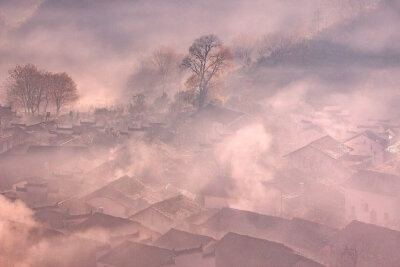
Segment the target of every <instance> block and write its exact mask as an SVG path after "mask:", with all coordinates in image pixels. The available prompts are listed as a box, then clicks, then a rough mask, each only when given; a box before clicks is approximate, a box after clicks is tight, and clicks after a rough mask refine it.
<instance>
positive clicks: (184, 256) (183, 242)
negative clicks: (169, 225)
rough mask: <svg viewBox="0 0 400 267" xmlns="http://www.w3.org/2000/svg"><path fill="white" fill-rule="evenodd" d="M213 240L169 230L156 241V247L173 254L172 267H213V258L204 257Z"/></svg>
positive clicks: (154, 243)
mask: <svg viewBox="0 0 400 267" xmlns="http://www.w3.org/2000/svg"><path fill="white" fill-rule="evenodd" d="M213 242H215V239H213V238H211V237H208V236H204V235H198V234H193V233H189V232H184V231H180V230H177V229H171V230H169V231H168V232H167V233H165V234H164V235H162V236H161V237H159V238H158V239H157V240H156V241H154V242H153V245H154V246H156V247H161V248H166V249H170V250H172V251H173V252H174V253H175V264H174V266H182V267H184V266H192V267H206V266H210V267H211V266H215V262H214V257H207V256H206V255H205V253H204V252H205V251H204V249H203V248H205V247H206V246H207V245H209V244H210V243H213Z"/></svg>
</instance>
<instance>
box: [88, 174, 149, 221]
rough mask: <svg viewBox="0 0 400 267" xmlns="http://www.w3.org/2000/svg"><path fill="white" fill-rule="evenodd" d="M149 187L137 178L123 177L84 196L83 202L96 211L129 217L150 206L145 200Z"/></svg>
mask: <svg viewBox="0 0 400 267" xmlns="http://www.w3.org/2000/svg"><path fill="white" fill-rule="evenodd" d="M148 190H149V189H148V187H147V186H146V185H144V184H143V183H142V182H141V181H139V180H138V179H137V178H132V177H129V176H123V177H121V178H118V179H117V180H114V181H112V182H111V183H109V184H107V185H105V186H103V187H101V188H99V189H98V190H96V191H94V192H92V193H90V194H88V195H86V196H84V197H83V198H82V200H83V201H84V202H85V203H86V204H87V205H88V206H90V207H92V208H93V209H94V210H98V209H100V208H101V209H102V212H103V213H106V214H110V215H113V216H117V217H129V216H131V215H133V214H135V213H137V212H138V211H140V210H143V209H145V208H147V207H148V206H150V203H149V202H148V201H146V200H145V198H144V197H145V196H146V191H148Z"/></svg>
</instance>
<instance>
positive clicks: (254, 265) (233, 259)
mask: <svg viewBox="0 0 400 267" xmlns="http://www.w3.org/2000/svg"><path fill="white" fill-rule="evenodd" d="M215 266H216V267H236V266H237V267H243V266H246V267H259V266H265V267H269V266H271V267H275V266H280V267H286V266H287V267H289V266H293V267H294V266H299V267H300V266H304V267H305V266H309V267H322V266H323V265H322V264H320V263H318V262H315V261H313V260H310V259H308V258H306V257H303V256H301V255H299V254H297V253H296V252H295V251H294V250H292V249H290V248H288V247H286V246H285V245H283V244H280V243H276V242H272V241H268V240H265V239H260V238H255V237H250V236H246V235H239V234H235V233H228V234H226V235H225V236H224V237H223V238H222V239H221V240H220V241H219V242H218V243H217V244H216V246H215Z"/></svg>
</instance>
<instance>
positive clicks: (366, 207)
mask: <svg viewBox="0 0 400 267" xmlns="http://www.w3.org/2000/svg"><path fill="white" fill-rule="evenodd" d="M363 210H364V211H365V212H368V210H369V206H368V203H364V204H363Z"/></svg>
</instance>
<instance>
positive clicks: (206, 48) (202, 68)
mask: <svg viewBox="0 0 400 267" xmlns="http://www.w3.org/2000/svg"><path fill="white" fill-rule="evenodd" d="M232 59H233V56H232V53H231V52H230V50H229V49H228V48H226V47H224V46H223V45H222V43H221V41H220V40H219V38H218V37H217V36H215V35H205V36H202V37H200V38H198V39H196V40H195V41H194V43H193V44H192V46H191V47H190V48H189V54H188V55H187V56H186V57H185V58H184V59H183V61H182V67H183V68H186V69H189V70H190V71H191V72H192V76H191V77H189V80H190V81H191V83H192V84H195V87H197V90H198V101H197V104H198V108H199V109H200V108H202V107H203V106H204V104H205V102H206V99H207V94H208V91H209V89H210V85H211V82H212V80H213V79H215V78H216V77H218V76H219V75H220V74H222V73H223V72H224V71H225V69H226V67H227V66H228V65H229V62H230V61H231V60H232Z"/></svg>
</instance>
